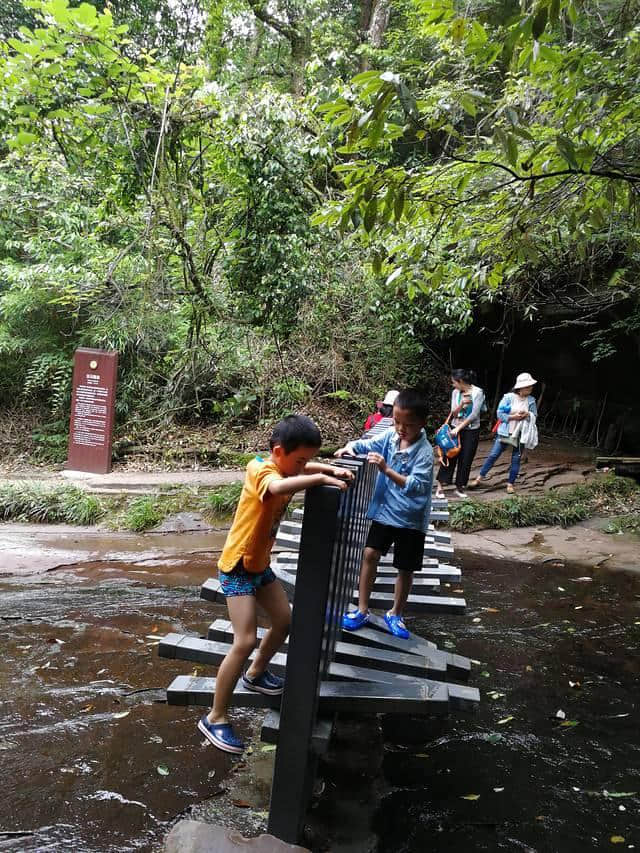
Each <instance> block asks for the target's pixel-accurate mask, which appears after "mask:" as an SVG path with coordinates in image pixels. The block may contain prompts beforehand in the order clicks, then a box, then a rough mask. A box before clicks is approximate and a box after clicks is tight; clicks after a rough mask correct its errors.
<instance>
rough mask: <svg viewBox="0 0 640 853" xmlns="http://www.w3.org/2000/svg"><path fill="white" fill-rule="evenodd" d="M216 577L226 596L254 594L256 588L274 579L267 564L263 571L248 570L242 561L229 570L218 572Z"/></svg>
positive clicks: (266, 584)
mask: <svg viewBox="0 0 640 853" xmlns="http://www.w3.org/2000/svg"><path fill="white" fill-rule="evenodd" d="M218 578H219V580H220V586H221V588H222V592H223V593H224V594H225V596H226V597H227V598H230V597H231V596H232V595H255V594H256V591H257V590H259V589H261V588H262V587H263V586H268V585H269V584H270V583H273V582H274V580H276V576H275V575H274V573H273V571H272V569H271V566H267V568H266V569H265V570H264V571H263V572H248V571H247V570H246V569H245V568H244V566H243V565H242V561H240V562H238V563H237V565H236V566H235V567H234V568H233V569H231V571H230V572H219V574H218Z"/></svg>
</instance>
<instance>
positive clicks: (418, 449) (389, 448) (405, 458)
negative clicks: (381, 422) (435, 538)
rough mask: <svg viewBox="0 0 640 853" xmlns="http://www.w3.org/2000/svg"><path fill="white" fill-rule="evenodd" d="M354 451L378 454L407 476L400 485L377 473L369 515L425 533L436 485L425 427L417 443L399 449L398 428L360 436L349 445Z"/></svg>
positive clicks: (431, 453)
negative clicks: (374, 435) (434, 484)
mask: <svg viewBox="0 0 640 853" xmlns="http://www.w3.org/2000/svg"><path fill="white" fill-rule="evenodd" d="M348 447H349V449H350V450H351V452H352V453H355V454H357V455H361V454H365V453H379V454H380V455H381V456H383V457H384V459H385V461H386V463H387V465H388V466H389V468H392V469H393V470H394V471H397V472H398V474H402V476H403V477H406V478H407V480H406V483H405V484H404V486H398V485H397V484H396V483H394V482H393V480H391V478H390V477H387V475H386V474H383V473H382V471H381V472H380V473H379V474H378V478H377V480H376V487H375V490H374V492H373V497H372V499H371V503H370V504H369V509H368V510H367V518H370V519H372V520H373V521H378V522H379V523H380V524H388V525H390V526H391V527H406V528H410V529H412V530H422V531H423V532H426V530H427V528H428V527H429V518H430V516H431V489H432V488H433V450H432V449H431V445H430V444H429V442H428V441H427V437H426V435H425V432H424V430H422V432H421V433H420V436H419V437H418V439H417V440H416V441H414V443H413V444H412V445H411V446H410V447H407V448H406V449H404V450H400V436H399V435H398V434H397V432H396V431H395V429H394V428H393V427H392V428H391V429H389V430H387V431H386V432H383V433H382V434H381V435H378V436H376V437H375V438H370V439H359V440H358V441H351V442H349V444H348Z"/></svg>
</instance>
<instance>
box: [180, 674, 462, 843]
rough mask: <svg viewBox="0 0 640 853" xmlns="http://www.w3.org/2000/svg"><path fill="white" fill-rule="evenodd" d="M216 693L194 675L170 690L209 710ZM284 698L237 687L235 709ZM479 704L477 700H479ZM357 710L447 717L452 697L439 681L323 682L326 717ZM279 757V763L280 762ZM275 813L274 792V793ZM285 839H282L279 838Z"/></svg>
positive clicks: (211, 684) (267, 705)
mask: <svg viewBox="0 0 640 853" xmlns="http://www.w3.org/2000/svg"><path fill="white" fill-rule="evenodd" d="M452 687H454V688H455V689H457V690H470V689H472V688H468V687H464V686H463V685H452ZM215 691H216V680H215V678H200V677H196V676H193V675H178V676H176V678H174V679H173V681H172V682H171V684H170V685H169V687H168V688H167V702H168V704H169V705H198V706H200V707H204V708H208V707H210V705H211V697H212V696H213V694H214V693H215ZM280 699H281V697H280V696H265V695H264V693H253V692H252V691H250V690H245V688H244V687H242V686H240V687H236V689H235V690H234V692H233V696H232V700H231V705H232V706H233V707H241V708H277V706H278V703H279V702H280ZM476 701H477V699H476ZM356 708H357V710H358V713H363V714H385V713H396V714H424V713H428V714H446V713H447V712H448V710H449V695H448V690H447V685H446V684H439V683H438V682H437V681H433V682H428V683H426V684H425V683H424V682H421V683H419V684H413V683H412V682H411V681H403V682H402V684H401V685H399V684H397V683H396V684H382V683H377V684H376V683H372V682H370V683H367V682H363V683H359V682H358V683H349V682H341V681H323V682H321V684H320V690H319V695H318V709H319V710H320V711H321V712H322V713H339V712H342V713H351V714H352V713H353V712H354V710H355V709H356ZM280 713H281V723H280V729H281V733H280V738H279V748H278V753H280V755H281V754H282V749H283V743H282V735H283V733H284V732H286V731H287V729H286V727H285V726H284V724H283V722H282V714H283V710H282V707H281V711H280ZM280 755H278V754H277V755H276V761H277V760H278V758H280ZM271 796H272V806H271V810H273V791H272V795H271ZM277 837H282V836H277Z"/></svg>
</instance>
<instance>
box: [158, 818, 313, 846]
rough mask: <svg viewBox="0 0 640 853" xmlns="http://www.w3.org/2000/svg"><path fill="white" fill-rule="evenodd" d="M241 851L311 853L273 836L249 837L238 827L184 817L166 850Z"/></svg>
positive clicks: (174, 830) (170, 836)
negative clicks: (215, 824) (225, 827)
mask: <svg viewBox="0 0 640 853" xmlns="http://www.w3.org/2000/svg"><path fill="white" fill-rule="evenodd" d="M242 850H246V851H249V853H251V851H254V853H305V851H306V853H308V851H307V850H306V848H304V847H298V846H297V845H293V844H285V843H284V842H283V841H280V840H279V839H277V838H274V837H273V835H259V836H258V837H257V838H251V839H249V838H245V836H243V835H241V834H240V833H239V832H237V831H235V830H227V829H224V827H220V826H213V825H211V824H207V823H200V822H198V821H195V820H181V821H180V823H178V824H176V826H174V828H173V829H172V830H171V832H170V833H169V837H168V838H167V841H166V844H165V851H166V853H239V851H242Z"/></svg>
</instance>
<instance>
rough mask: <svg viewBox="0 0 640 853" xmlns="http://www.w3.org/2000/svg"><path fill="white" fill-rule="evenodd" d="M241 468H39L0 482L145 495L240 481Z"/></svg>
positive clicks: (8, 475)
mask: <svg viewBox="0 0 640 853" xmlns="http://www.w3.org/2000/svg"><path fill="white" fill-rule="evenodd" d="M243 477H244V469H243V468H231V469H213V470H207V471H130V470H128V469H124V470H120V469H118V470H115V471H111V473H110V474H87V473H86V472H84V471H42V470H40V469H38V468H35V469H31V470H25V471H24V472H20V473H15V472H11V473H9V474H2V473H1V472H0V484H1V483H25V482H38V483H48V484H54V483H72V484H73V485H74V486H78V487H79V488H81V489H85V490H86V491H88V492H98V493H100V492H101V493H111V494H113V493H123V494H129V493H131V494H149V493H155V492H163V491H167V490H169V489H175V488H177V487H180V486H210V487H213V486H222V485H226V484H227V483H237V482H241V481H242V479H243Z"/></svg>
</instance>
